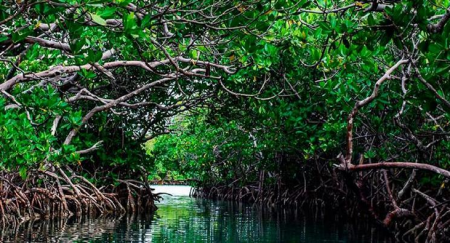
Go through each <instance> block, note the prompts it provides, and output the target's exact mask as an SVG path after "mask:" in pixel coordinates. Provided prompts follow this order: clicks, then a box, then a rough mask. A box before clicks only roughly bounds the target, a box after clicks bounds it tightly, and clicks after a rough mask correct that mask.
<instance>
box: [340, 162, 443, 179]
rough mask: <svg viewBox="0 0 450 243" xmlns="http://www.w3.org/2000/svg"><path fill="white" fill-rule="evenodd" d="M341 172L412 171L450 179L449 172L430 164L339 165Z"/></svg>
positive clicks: (382, 163) (381, 163)
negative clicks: (396, 169) (431, 173)
mask: <svg viewBox="0 0 450 243" xmlns="http://www.w3.org/2000/svg"><path fill="white" fill-rule="evenodd" d="M338 168H339V169H341V170H347V171H351V172H357V171H365V170H381V169H394V168H398V169H413V170H416V169H417V170H426V171H430V172H434V173H436V174H439V175H442V176H444V177H446V178H450V171H448V170H445V169H442V168H439V167H437V166H434V165H430V164H423V163H415V162H380V163H373V164H361V165H353V164H349V165H342V164H341V165H340V166H339V167H338Z"/></svg>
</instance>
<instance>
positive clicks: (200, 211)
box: [0, 186, 393, 243]
mask: <svg viewBox="0 0 450 243" xmlns="http://www.w3.org/2000/svg"><path fill="white" fill-rule="evenodd" d="M154 188H156V191H157V192H169V193H172V194H173V196H164V200H163V201H161V202H160V203H158V208H159V209H158V211H157V212H156V213H154V214H153V215H139V216H130V215H128V216H127V215H125V216H123V217H111V216H109V217H100V218H96V219H92V218H91V219H90V218H81V219H76V218H72V219H68V220H59V221H41V222H34V223H27V224H25V225H22V227H20V228H19V229H16V230H15V231H12V232H11V231H5V232H3V234H2V238H1V239H0V241H2V242H171V243H172V242H175V243H176V242H252V243H253V242H307V243H316V242H355V243H362V242H368V243H369V242H370V243H375V242H393V241H391V240H389V239H388V238H387V236H386V235H384V234H383V233H381V232H380V231H379V230H376V229H375V226H373V225H370V224H368V223H366V222H343V221H342V220H338V219H336V218H324V217H321V216H318V215H317V214H316V215H311V213H308V212H299V211H297V210H289V209H277V210H267V209H263V208H260V207H258V206H254V205H251V204H242V203H241V204H239V203H233V202H224V201H212V200H204V199H194V198H190V197H188V195H189V189H190V188H189V187H184V186H154Z"/></svg>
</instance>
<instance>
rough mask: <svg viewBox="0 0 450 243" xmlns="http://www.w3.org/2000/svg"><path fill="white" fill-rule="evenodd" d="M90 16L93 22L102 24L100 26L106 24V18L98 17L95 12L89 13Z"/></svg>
mask: <svg viewBox="0 0 450 243" xmlns="http://www.w3.org/2000/svg"><path fill="white" fill-rule="evenodd" d="M91 18H92V21H94V22H95V23H97V24H99V25H102V26H105V25H106V20H104V19H103V18H102V17H100V16H99V15H97V14H93V13H91Z"/></svg>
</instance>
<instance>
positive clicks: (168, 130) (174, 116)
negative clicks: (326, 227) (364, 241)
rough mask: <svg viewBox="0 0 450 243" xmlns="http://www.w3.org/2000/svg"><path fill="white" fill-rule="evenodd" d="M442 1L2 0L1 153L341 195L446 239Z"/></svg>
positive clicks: (116, 175)
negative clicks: (440, 233) (417, 210)
mask: <svg viewBox="0 0 450 243" xmlns="http://www.w3.org/2000/svg"><path fill="white" fill-rule="evenodd" d="M449 4H450V3H449V1H448V0H432V1H424V0H403V1H382V0H374V1H326V0H317V1H309V0H301V1H285V0H278V1H255V2H251V3H244V2H241V1H228V0H222V1H207V0H204V1H174V2H171V1H130V0H120V1H108V2H98V1H77V0H73V1H70V0H67V1H62V0H61V1H45V2H39V1H36V2H35V1H23V2H17V1H16V2H9V1H7V2H4V3H2V4H1V5H0V10H2V11H1V12H0V31H1V33H0V61H1V62H2V65H1V66H0V77H1V78H2V80H3V81H2V82H1V83H0V91H1V92H2V95H3V97H2V98H0V108H1V109H2V110H4V112H3V113H1V114H0V135H1V136H0V159H1V167H2V169H4V171H5V172H11V173H18V174H19V175H20V176H21V177H22V178H23V179H25V178H27V175H29V174H30V173H29V171H30V170H32V171H41V172H42V171H44V172H45V171H55V170H57V171H59V173H61V176H63V177H64V175H62V174H63V173H64V171H65V172H66V173H69V174H71V175H72V174H76V173H81V174H82V175H83V176H84V177H85V178H89V180H91V181H93V182H95V183H99V184H106V185H111V184H114V183H116V185H117V180H121V179H124V178H132V177H135V176H138V178H140V179H142V180H144V181H145V180H147V179H148V174H147V173H150V179H194V181H195V183H196V184H195V185H197V186H198V187H199V188H201V189H202V190H204V192H206V191H208V193H207V194H208V195H212V194H214V193H215V194H214V195H216V194H217V195H228V194H230V195H234V194H236V193H237V194H239V196H238V197H235V196H229V198H235V199H236V198H238V199H242V198H245V195H247V197H248V198H247V199H249V200H254V201H264V200H266V199H267V200H269V201H270V203H274V202H286V201H288V200H284V199H283V197H285V198H290V199H292V201H295V202H297V201H299V200H300V199H304V198H312V197H315V198H318V197H332V198H333V200H334V201H342V196H343V195H340V193H343V194H344V196H345V198H348V199H350V198H351V197H350V196H349V195H353V196H354V198H356V199H357V200H358V201H359V202H360V203H359V206H361V205H362V207H364V208H366V209H368V212H369V213H370V214H371V215H372V216H374V218H375V219H376V220H378V221H379V222H380V223H381V224H383V225H385V226H387V227H390V226H391V225H392V224H393V223H392V222H393V220H394V219H398V222H402V221H401V220H405V221H406V222H409V223H408V224H400V223H398V224H394V227H395V228H396V229H404V230H405V231H406V234H405V235H404V237H412V238H417V239H426V240H428V241H436V240H437V239H438V237H441V236H440V235H438V232H439V229H443V228H445V227H446V225H448V223H450V221H449V219H448V217H447V214H445V213H443V212H444V211H445V212H447V211H446V210H447V207H446V204H445V203H442V204H440V202H447V201H448V199H447V198H448V196H449V195H448V193H447V192H446V191H447V189H446V187H445V184H446V183H447V181H446V180H447V179H448V178H450V172H448V171H447V170H445V169H446V168H448V167H449V163H450V160H449V158H450V157H449V153H448V151H449V148H450V143H449V141H448V132H447V130H448V126H449V123H448V120H449V118H450V117H449V113H448V111H449V110H450V102H449V101H448V99H447V96H448V92H449V91H450V90H449V89H450V85H449V83H448V80H449V70H450V63H449V60H450V41H449V38H450V35H449V34H450V25H448V24H447V22H448V20H449V19H450V7H449ZM144 143H145V144H146V147H147V153H145V152H144V150H143V148H144V145H143V144H144ZM336 157H337V160H336ZM61 168H62V169H61ZM393 168H395V170H391V169H393ZM386 169H389V170H386ZM427 171H428V172H427ZM356 172H357V173H356ZM430 172H432V173H430ZM390 178H391V179H390ZM80 180H81V179H80ZM391 180H392V181H391ZM67 183H69V182H67ZM69 184H70V183H69ZM343 185H346V187H345V188H344V186H343ZM127 186H128V187H129V184H127ZM219 187H220V190H219V189H218V188H219ZM211 188H214V190H212V191H213V193H212V194H211V192H212V191H211V190H210V189H211ZM239 188H240V189H239ZM241 189H243V190H244V189H245V190H244V192H243V191H242V190H241ZM235 190H238V192H236V191H235ZM252 190H253V191H254V193H253V192H251V191H252ZM330 190H333V191H335V192H336V193H335V194H334V195H331V194H330V193H329V191H330ZM373 191H376V193H373ZM202 195H205V194H202ZM255 195H256V196H255ZM275 198H276V200H275ZM373 201H377V202H380V203H376V204H375V205H374V203H373ZM413 201H414V202H416V201H419V202H420V203H412V202H413ZM381 202H382V203H381ZM270 203H269V204H270ZM426 204H431V206H433V207H439V210H434V209H433V210H429V211H424V210H425V209H423V208H424V207H422V206H423V205H426ZM417 205H420V206H417ZM436 205H438V206H436ZM335 206H336V207H342V205H341V204H339V203H336V204H335ZM353 206H354V205H353ZM415 207H421V209H422V210H423V212H420V213H417V212H416V208H415ZM411 218H413V219H411ZM408 220H409V221H408ZM411 225H412V226H411ZM410 226H411V227H410ZM409 229H413V230H411V231H408V230H409ZM442 234H443V233H442ZM421 237H422V238H421Z"/></svg>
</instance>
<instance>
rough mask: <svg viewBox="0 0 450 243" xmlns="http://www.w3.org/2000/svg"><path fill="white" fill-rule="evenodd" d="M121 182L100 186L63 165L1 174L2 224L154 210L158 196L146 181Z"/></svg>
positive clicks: (0, 209) (11, 224)
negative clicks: (20, 172) (22, 175)
mask: <svg viewBox="0 0 450 243" xmlns="http://www.w3.org/2000/svg"><path fill="white" fill-rule="evenodd" d="M118 183H119V184H116V185H112V184H111V185H105V186H104V187H102V188H98V187H97V186H96V185H94V184H93V183H92V182H90V181H89V180H88V179H86V178H84V177H82V176H79V175H76V174H75V173H74V172H73V171H71V174H67V172H65V171H64V170H63V169H62V168H55V167H51V170H46V171H41V170H34V171H29V172H28V175H27V178H26V179H25V180H23V179H22V178H21V177H20V176H19V173H16V172H2V173H0V223H1V224H3V225H10V226H17V225H19V224H21V223H23V222H26V221H29V220H37V219H49V218H65V217H68V216H71V215H74V214H75V215H78V216H80V215H90V216H96V215H104V214H112V213H113V214H123V213H126V212H127V211H129V212H132V213H140V212H153V211H155V210H156V206H155V204H154V201H155V200H159V196H158V195H152V192H151V190H150V188H149V187H148V185H145V184H146V183H144V182H140V181H137V180H118Z"/></svg>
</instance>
